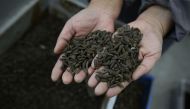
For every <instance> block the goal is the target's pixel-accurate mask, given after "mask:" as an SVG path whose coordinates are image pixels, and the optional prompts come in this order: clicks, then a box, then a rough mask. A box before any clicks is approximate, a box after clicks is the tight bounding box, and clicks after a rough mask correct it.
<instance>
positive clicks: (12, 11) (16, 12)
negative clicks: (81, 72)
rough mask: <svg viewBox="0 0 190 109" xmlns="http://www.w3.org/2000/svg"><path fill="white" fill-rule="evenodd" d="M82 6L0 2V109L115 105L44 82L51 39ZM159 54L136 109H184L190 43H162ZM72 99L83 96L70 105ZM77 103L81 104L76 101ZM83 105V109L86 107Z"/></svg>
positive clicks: (72, 1)
mask: <svg viewBox="0 0 190 109" xmlns="http://www.w3.org/2000/svg"><path fill="white" fill-rule="evenodd" d="M129 1H132V0H129ZM88 2H89V1H88V0H12V1H10V0H0V106H1V107H2V108H1V107H0V108H1V109H11V108H12V109H24V108H30V109H38V108H44V109H47V108H48V109H53V108H56V109H75V108H76V109H80V108H79V107H73V106H75V105H77V106H80V105H81V104H82V107H81V108H83V109H85V108H88V106H89V107H91V106H92V105H93V102H96V103H97V105H99V107H94V108H105V109H106V108H107V109H108V108H109V109H112V108H113V107H112V106H111V107H109V106H107V105H108V104H109V105H115V102H116V99H108V100H107V101H106V103H103V104H104V105H106V106H103V107H101V106H102V101H101V98H92V97H84V96H85V93H84V92H86V93H88V90H86V88H85V85H83V86H78V85H74V86H68V87H66V86H63V85H60V83H57V84H54V83H51V80H50V73H51V69H52V67H53V65H54V63H55V62H56V58H57V57H56V56H54V55H53V52H52V50H53V47H54V45H55V42H56V39H57V37H58V35H59V33H60V31H61V29H62V27H63V26H64V23H65V22H66V21H67V20H68V19H69V18H70V17H71V16H73V15H74V14H75V13H77V12H79V11H80V10H81V9H83V8H85V7H86V6H87V5H88ZM140 4H141V3H140V1H136V2H133V3H132V5H130V6H129V5H125V6H123V8H124V9H125V10H126V11H122V12H121V15H120V17H119V18H118V20H117V21H116V23H115V25H116V27H119V26H121V25H123V24H125V23H127V22H130V21H132V20H134V19H135V18H136V17H137V14H138V11H137V10H138V8H139V6H140ZM163 48H164V53H163V55H162V57H161V59H160V60H159V62H158V63H157V64H156V65H155V67H154V69H153V70H152V71H151V72H150V73H149V76H150V77H151V84H149V86H148V87H149V88H148V90H149V91H148V94H146V98H147V99H146V103H145V104H146V106H145V107H140V109H145V108H146V109H190V107H189V103H190V101H189V100H190V37H185V38H184V39H183V40H182V41H180V42H175V41H174V40H170V39H165V42H164V46H163ZM39 69H40V70H39ZM44 78H45V79H44ZM60 86H61V88H60ZM80 87H84V89H80ZM78 88H79V89H80V90H78ZM63 90H64V91H63ZM69 91H71V92H69ZM72 91H73V92H72ZM78 93H83V94H81V96H78V97H76V98H75V99H76V100H75V102H73V103H71V99H72V98H73V97H74V96H76V94H77V95H78ZM47 95H48V96H47ZM64 97H68V99H63V98H64ZM83 97H84V98H85V99H84V100H82V101H80V99H81V98H83ZM88 99H90V101H89V103H88V102H86V101H88ZM122 99H123V98H122ZM35 100H36V101H35ZM19 101H20V102H19ZM79 101H80V102H79ZM84 102H85V103H84ZM83 103H84V104H83ZM9 104H10V105H9ZM100 104H101V106H100ZM126 104H127V103H126ZM114 108H115V109H116V108H117V107H116V106H115V107H114ZM117 109H120V108H117ZM121 109H125V107H123V108H121Z"/></svg>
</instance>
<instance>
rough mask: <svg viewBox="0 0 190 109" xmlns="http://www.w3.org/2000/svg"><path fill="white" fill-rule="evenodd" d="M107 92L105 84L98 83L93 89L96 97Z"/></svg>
mask: <svg viewBox="0 0 190 109" xmlns="http://www.w3.org/2000/svg"><path fill="white" fill-rule="evenodd" d="M107 90H108V85H107V83H106V82H100V83H99V84H98V85H97V86H96V88H95V94H96V95H102V94H104V93H105V92H106V91H107Z"/></svg>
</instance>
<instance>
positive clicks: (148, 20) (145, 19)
mask: <svg viewBox="0 0 190 109" xmlns="http://www.w3.org/2000/svg"><path fill="white" fill-rule="evenodd" d="M137 21H139V22H141V23H142V26H143V27H141V29H146V30H149V31H153V32H155V33H156V34H158V36H160V37H161V38H163V37H164V36H165V32H164V30H163V27H162V25H161V23H160V22H159V21H157V20H156V19H154V18H153V17H151V16H139V17H138V18H137Z"/></svg>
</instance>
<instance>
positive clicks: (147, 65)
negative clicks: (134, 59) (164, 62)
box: [133, 54, 160, 80]
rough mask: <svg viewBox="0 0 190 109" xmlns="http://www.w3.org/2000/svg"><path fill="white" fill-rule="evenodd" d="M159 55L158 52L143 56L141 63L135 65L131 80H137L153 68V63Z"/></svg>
mask: <svg viewBox="0 0 190 109" xmlns="http://www.w3.org/2000/svg"><path fill="white" fill-rule="evenodd" d="M159 57H160V55H159V54H155V55H151V56H145V57H144V59H143V60H142V62H141V64H140V65H139V66H138V67H137V69H136V70H135V72H134V73H133V80H137V79H138V78H140V77H141V76H143V75H144V74H146V73H148V72H149V71H150V70H151V69H152V68H153V66H154V64H155V63H156V62H157V60H158V59H159Z"/></svg>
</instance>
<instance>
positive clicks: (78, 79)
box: [74, 71, 86, 83]
mask: <svg viewBox="0 0 190 109" xmlns="http://www.w3.org/2000/svg"><path fill="white" fill-rule="evenodd" d="M85 77H86V73H85V72H84V71H80V72H79V73H77V74H76V75H75V77H74V79H75V82H77V83H81V82H82V81H83V80H84V79H85Z"/></svg>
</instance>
